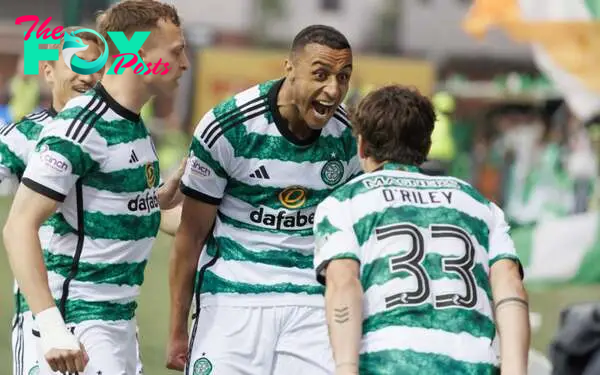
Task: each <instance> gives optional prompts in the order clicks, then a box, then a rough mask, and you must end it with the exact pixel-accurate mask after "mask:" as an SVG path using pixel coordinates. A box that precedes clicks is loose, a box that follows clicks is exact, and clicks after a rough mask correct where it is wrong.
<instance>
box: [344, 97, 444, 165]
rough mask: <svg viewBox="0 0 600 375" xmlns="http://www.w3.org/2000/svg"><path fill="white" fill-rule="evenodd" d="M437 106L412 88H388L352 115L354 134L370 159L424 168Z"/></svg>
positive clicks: (360, 106) (368, 98) (366, 101)
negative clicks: (421, 165)
mask: <svg viewBox="0 0 600 375" xmlns="http://www.w3.org/2000/svg"><path fill="white" fill-rule="evenodd" d="M435 120H436V115H435V110H434V108H433V104H432V103H431V101H430V100H429V98H427V97H426V96H424V95H421V93H420V92H419V91H418V90H417V89H416V88H412V87H410V88H409V87H404V86H400V85H390V86H385V87H382V88H380V89H377V90H374V91H372V92H370V93H369V94H368V95H367V96H365V97H364V98H363V99H362V100H361V101H360V103H359V104H358V106H357V108H355V110H353V111H352V121H353V130H354V134H355V135H357V136H358V135H360V136H361V137H362V140H363V143H364V152H365V156H366V157H371V158H373V159H375V160H376V161H378V162H383V161H392V162H397V163H402V164H408V165H420V164H422V163H423V162H424V161H425V160H426V159H427V154H428V153H429V149H430V148H431V133H432V132H433V127H434V124H435Z"/></svg>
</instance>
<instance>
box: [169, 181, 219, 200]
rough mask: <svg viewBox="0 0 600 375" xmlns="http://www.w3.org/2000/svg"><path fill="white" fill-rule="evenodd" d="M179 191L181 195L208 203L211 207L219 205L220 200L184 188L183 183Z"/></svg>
mask: <svg viewBox="0 0 600 375" xmlns="http://www.w3.org/2000/svg"><path fill="white" fill-rule="evenodd" d="M179 190H181V192H182V193H183V195H185V196H187V197H190V198H192V199H195V200H197V201H200V202H204V203H208V204H211V205H213V206H218V205H220V204H221V199H220V198H215V197H211V196H210V195H206V194H204V193H201V192H199V191H196V190H194V189H192V188H190V187H187V186H185V185H184V184H183V183H181V184H180V186H179Z"/></svg>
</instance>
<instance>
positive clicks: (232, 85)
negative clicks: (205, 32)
mask: <svg viewBox="0 0 600 375" xmlns="http://www.w3.org/2000/svg"><path fill="white" fill-rule="evenodd" d="M287 54H288V52H287V51H281V50H280V51H273V50H259V49H229V48H208V49H205V50H202V51H200V52H198V57H197V59H196V61H197V64H198V66H197V71H198V74H197V76H196V88H195V95H194V98H195V102H194V117H193V121H192V122H193V123H194V124H196V123H197V122H198V121H199V120H200V118H201V117H202V116H203V115H204V113H206V111H208V110H209V109H210V108H211V107H213V106H214V105H216V104H218V103H219V102H220V101H222V100H224V99H226V98H228V97H229V96H231V95H233V94H236V93H238V92H240V91H242V90H245V89H247V88H250V87H252V86H253V85H256V84H258V83H261V82H265V81H268V80H271V79H276V78H279V77H282V76H283V73H284V70H283V68H284V61H285V58H286V57H287ZM353 66H354V69H353V73H352V81H351V85H355V86H358V87H359V88H360V91H361V94H362V93H363V92H364V91H367V90H370V89H372V88H376V87H378V86H382V85H385V84H390V83H399V84H403V85H411V86H415V87H417V88H418V89H419V90H420V91H421V92H422V93H423V94H425V95H430V94H431V92H432V90H433V87H434V85H435V82H436V71H435V66H434V64H432V63H431V62H429V61H427V60H418V59H405V58H391V57H379V56H362V55H358V56H355V57H354V62H353Z"/></svg>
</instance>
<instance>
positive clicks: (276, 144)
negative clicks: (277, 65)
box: [167, 25, 360, 375]
mask: <svg viewBox="0 0 600 375" xmlns="http://www.w3.org/2000/svg"><path fill="white" fill-rule="evenodd" d="M351 74H352V50H351V48H350V45H349V43H348V41H347V40H346V38H345V37H344V36H343V35H342V34H341V33H340V32H339V31H337V30H335V29H333V28H331V27H328V26H321V25H314V26H309V27H307V28H305V29H304V30H302V31H301V32H300V33H299V34H298V35H297V36H296V38H295V39H294V41H293V43H292V47H291V51H290V55H289V59H288V60H287V61H286V64H285V77H283V78H282V79H278V80H274V81H269V82H265V83H262V84H259V85H257V86H254V87H252V88H250V89H248V90H246V91H243V92H241V93H239V94H237V95H235V96H233V97H231V98H230V99H228V100H226V101H224V102H222V103H221V104H219V105H217V106H216V107H214V108H213V109H211V110H210V111H209V112H208V113H207V114H206V115H205V116H204V117H203V118H202V120H201V121H200V123H199V125H198V127H197V129H196V131H195V134H194V139H193V141H192V145H191V149H190V153H189V158H188V165H187V169H186V171H185V173H184V177H183V179H182V190H183V192H184V194H185V195H186V198H185V199H184V203H183V213H182V218H181V224H180V227H179V231H178V232H177V234H176V239H175V245H174V250H173V252H172V259H171V266H170V267H171V268H170V283H171V326H170V339H169V346H168V348H169V349H168V364H167V365H168V367H169V368H173V369H180V370H181V369H183V368H184V365H185V364H186V360H187V363H188V366H187V369H186V373H187V374H192V373H194V374H197V373H208V372H210V371H208V372H203V371H207V370H210V369H214V373H217V374H228V375H236V374H286V375H292V374H311V375H321V374H332V373H333V371H334V369H333V361H332V358H331V350H330V346H329V343H328V339H327V328H326V324H325V310H324V300H323V288H322V286H320V285H319V284H318V283H317V282H316V281H315V280H314V277H313V271H312V269H311V268H312V262H313V249H314V237H313V231H312V225H313V222H314V212H315V208H316V206H317V204H318V203H319V202H321V201H322V200H323V199H324V198H325V197H326V196H327V195H329V194H330V193H331V192H332V191H333V189H335V188H336V187H338V186H340V185H341V184H343V183H344V182H346V181H348V180H349V179H350V178H351V177H352V176H354V175H355V174H356V173H359V169H360V168H359V165H358V162H357V157H356V144H355V141H354V140H353V137H352V132H351V129H350V124H349V122H348V119H347V117H346V112H345V110H344V109H343V108H342V107H340V103H341V102H342V100H343V99H344V97H345V96H346V93H347V91H348V84H349V80H350V76H351ZM203 248H204V251H203V253H202V254H203V257H202V259H201V260H200V263H198V262H197V260H198V259H199V257H200V254H201V250H202V249H203ZM197 265H198V269H197ZM195 280H197V283H196V307H195V320H194V324H193V329H192V337H191V340H188V332H187V329H188V327H187V318H188V314H189V311H190V304H191V301H192V297H193V295H194V281H195ZM188 341H189V345H191V347H188ZM188 353H189V357H188Z"/></svg>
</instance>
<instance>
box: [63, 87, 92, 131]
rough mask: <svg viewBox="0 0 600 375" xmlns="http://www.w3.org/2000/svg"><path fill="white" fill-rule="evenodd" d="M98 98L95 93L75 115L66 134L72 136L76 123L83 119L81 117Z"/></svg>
mask: <svg viewBox="0 0 600 375" xmlns="http://www.w3.org/2000/svg"><path fill="white" fill-rule="evenodd" d="M96 100H98V101H99V99H98V96H97V95H94V96H93V97H92V99H91V100H90V101H89V102H88V104H86V105H85V107H84V108H83V109H82V110H81V111H80V112H79V113H78V114H77V116H75V118H74V119H73V121H71V124H70V125H69V129H67V133H66V136H67V137H69V138H71V131H72V130H73V128H74V127H75V124H76V123H77V122H78V121H80V120H81V117H82V116H83V115H84V114H85V113H87V111H89V110H90V107H91V106H92V105H93V104H94V102H95V101H96Z"/></svg>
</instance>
